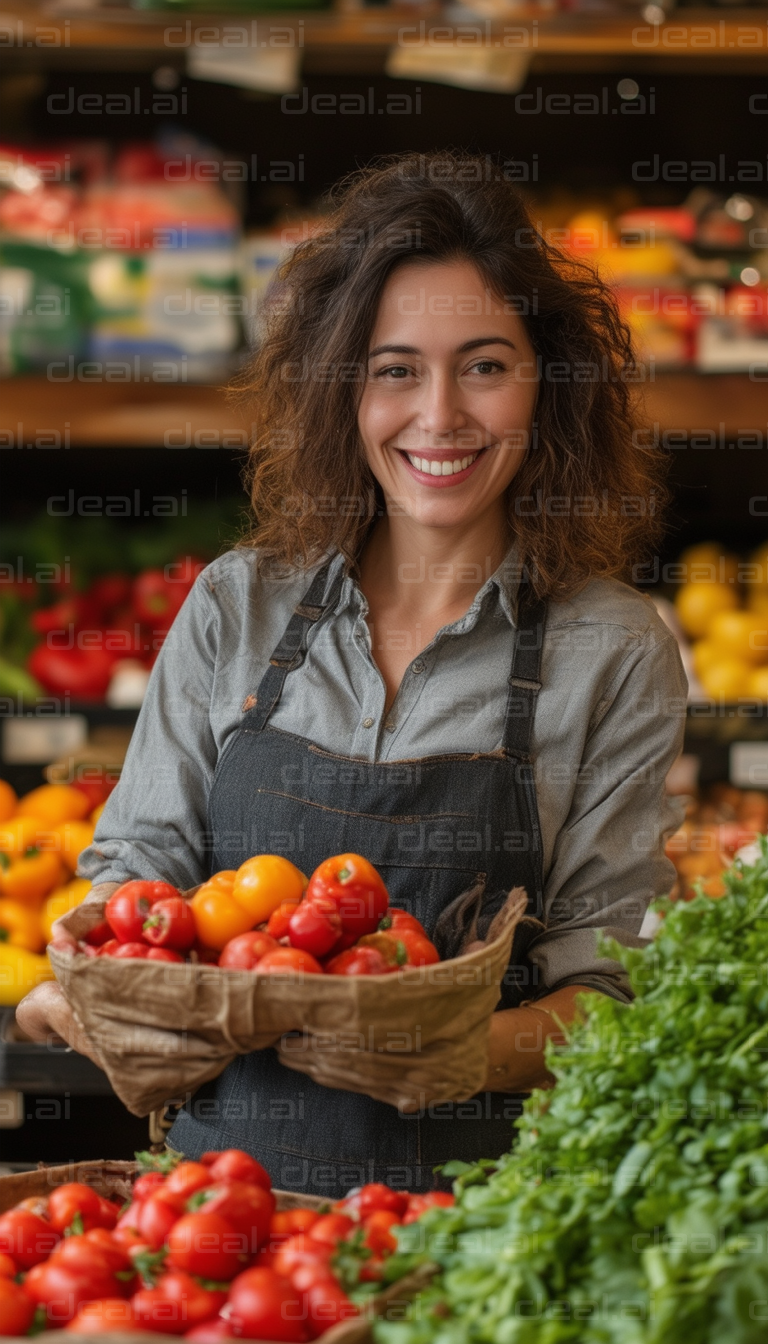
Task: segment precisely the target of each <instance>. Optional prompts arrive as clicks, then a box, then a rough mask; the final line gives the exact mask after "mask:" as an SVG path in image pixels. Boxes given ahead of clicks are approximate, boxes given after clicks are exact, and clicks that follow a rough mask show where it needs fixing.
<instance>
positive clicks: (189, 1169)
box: [164, 1162, 213, 1202]
mask: <svg viewBox="0 0 768 1344" xmlns="http://www.w3.org/2000/svg"><path fill="white" fill-rule="evenodd" d="M206 1185H213V1177H212V1176H211V1170H210V1167H205V1166H203V1163H202V1162H180V1163H179V1165H178V1167H175V1168H174V1170H173V1171H172V1172H171V1174H170V1176H169V1177H168V1178H167V1180H166V1182H165V1187H164V1188H165V1191H166V1193H167V1194H169V1195H174V1196H178V1198H179V1199H180V1200H184V1201H185V1202H186V1200H188V1199H189V1197H190V1195H194V1193H195V1191H196V1190H202V1189H203V1187H204V1186H206Z"/></svg>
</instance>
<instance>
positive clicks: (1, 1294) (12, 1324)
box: [0, 1278, 35, 1336]
mask: <svg viewBox="0 0 768 1344" xmlns="http://www.w3.org/2000/svg"><path fill="white" fill-rule="evenodd" d="M34 1314H35V1304H34V1302H32V1301H31V1299H30V1297H29V1295H28V1294H27V1293H25V1292H24V1289H23V1288H22V1287H21V1284H19V1283H14V1282H13V1280H12V1279H6V1278H2V1279H0V1335H5V1336H8V1335H26V1333H27V1331H28V1329H29V1327H30V1325H31V1324H32V1317H33V1316H34Z"/></svg>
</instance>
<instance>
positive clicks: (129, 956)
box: [105, 943, 149, 961]
mask: <svg viewBox="0 0 768 1344" xmlns="http://www.w3.org/2000/svg"><path fill="white" fill-rule="evenodd" d="M105 946H108V944H105ZM105 955H107V956H111V957H117V958H119V959H121V960H123V961H146V959H147V957H148V955H149V947H148V946H147V944H146V943H118V945H117V947H116V948H115V950H114V952H109V953H106V954H105Z"/></svg>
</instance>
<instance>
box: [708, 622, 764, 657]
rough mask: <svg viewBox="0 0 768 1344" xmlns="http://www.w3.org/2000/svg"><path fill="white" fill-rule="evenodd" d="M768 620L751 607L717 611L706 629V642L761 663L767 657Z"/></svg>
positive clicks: (733, 655) (723, 650)
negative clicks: (750, 609)
mask: <svg viewBox="0 0 768 1344" xmlns="http://www.w3.org/2000/svg"><path fill="white" fill-rule="evenodd" d="M765 625H766V622H765V621H764V620H763V621H761V620H760V617H759V616H756V615H755V613H754V612H752V611H718V612H717V613H716V614H715V615H714V616H713V617H712V620H711V622H710V625H709V629H708V631H707V643H708V644H716V645H718V646H719V648H720V651H721V653H722V654H725V655H727V656H728V657H732V658H742V659H743V660H744V662H745V663H762V662H763V661H764V660H765V658H767V657H768V632H766V631H765V629H761V626H762V627H764V626H765Z"/></svg>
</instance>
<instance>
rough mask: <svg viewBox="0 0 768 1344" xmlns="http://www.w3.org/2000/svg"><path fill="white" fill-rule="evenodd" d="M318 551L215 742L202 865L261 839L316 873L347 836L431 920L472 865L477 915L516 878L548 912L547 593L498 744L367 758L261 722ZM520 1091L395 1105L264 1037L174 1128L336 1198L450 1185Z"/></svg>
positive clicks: (516, 975)
mask: <svg viewBox="0 0 768 1344" xmlns="http://www.w3.org/2000/svg"><path fill="white" fill-rule="evenodd" d="M329 565H330V561H329V562H328V564H326V565H324V566H323V567H321V569H320V570H319V571H318V573H317V574H316V575H315V577H314V579H313V581H312V583H311V584H310V586H309V588H308V590H307V592H306V593H305V595H304V597H303V598H302V600H301V602H299V604H298V606H297V607H296V609H295V611H294V613H293V615H292V616H291V619H290V621H289V622H288V625H287V627H286V629H285V632H284V634H283V636H282V638H281V639H280V641H279V643H278V645H277V647H276V649H275V651H274V653H273V654H272V657H271V659H270V662H269V666H268V667H267V670H266V672H265V673H264V676H263V677H262V679H261V682H260V684H259V687H258V690H257V691H256V693H255V695H250V696H248V698H247V700H246V702H245V705H244V714H243V719H242V722H241V725H240V727H239V729H238V730H237V731H236V732H235V733H233V734H232V736H231V737H230V739H229V741H228V742H227V744H226V746H225V748H224V751H223V752H222V755H221V757H220V759H219V762H218V765H217V768H216V773H215V776H214V780H213V785H212V788H211V795H210V802H209V827H210V832H211V841H212V851H213V857H212V866H211V871H212V872H216V871H217V870H219V869H221V868H230V869H231V868H237V867H238V866H239V865H240V864H241V863H243V862H245V860H246V859H247V858H250V856H251V855H253V854H260V853H261V854H263V853H272V854H284V855H285V856H286V857H287V858H289V859H291V861H292V862H294V863H296V864H297V865H298V867H299V868H301V869H302V870H303V871H304V872H306V873H307V874H309V873H311V872H312V870H313V869H314V868H315V867H316V866H317V865H318V864H319V863H320V862H321V861H322V860H323V859H325V858H328V857H329V856H330V855H332V854H342V853H350V852H352V853H359V854H364V855H365V856H366V858H368V859H370V860H371V862H372V863H373V864H374V865H375V866H376V868H378V870H379V872H380V873H381V874H382V876H383V878H384V881H385V882H386V884H387V887H388V889H389V894H390V901H391V904H392V905H396V906H400V907H403V908H405V909H407V910H410V911H411V912H412V913H413V914H415V915H416V916H417V917H418V918H419V919H420V920H421V921H422V922H423V924H424V925H425V926H426V928H427V930H428V932H430V933H431V932H433V930H434V928H435V924H436V921H437V919H438V916H439V915H440V914H441V912H442V911H444V910H445V909H446V907H447V906H448V905H450V904H451V902H453V901H455V899H456V898H457V897H458V896H460V895H461V893H462V892H464V891H465V890H466V889H468V888H469V887H471V886H472V885H473V884H475V883H476V882H477V880H478V878H479V879H480V880H481V882H484V888H485V892H486V897H485V898H484V899H483V907H482V914H484V915H485V916H486V924H487V922H489V920H490V917H491V915H492V914H493V913H494V911H495V909H498V906H499V903H500V900H501V899H502V898H503V895H504V893H505V892H506V891H507V890H508V889H509V888H510V887H513V886H522V887H525V889H526V891H527V892H528V894H529V902H528V913H529V914H531V915H534V916H538V917H541V912H542V887H543V883H542V858H541V837H540V832H539V820H538V811H537V806H536V792H535V787H534V780H533V764H532V761H531V757H530V755H529V743H530V738H531V729H532V725H533V716H534V711H535V706H536V695H537V692H538V690H539V689H540V681H539V672H540V665H541V647H542V636H543V630H544V621H545V614H546V609H545V605H544V603H537V604H536V605H535V606H533V607H531V608H530V610H529V611H528V614H527V616H521V617H520V624H519V626H518V629H517V631H516V632H515V633H514V634H513V632H510V643H511V644H512V645H513V648H512V649H511V650H510V677H509V686H508V695H507V705H506V712H505V718H504V732H503V738H502V745H501V746H500V747H499V749H498V750H496V751H493V752H477V753H471V754H470V753H466V752H454V753H450V752H449V753H445V754H442V755H439V756H422V757H416V758H412V759H406V760H400V761H374V762H369V761H365V760H361V759H358V758H354V757H350V756H344V755H343V754H341V753H338V752H334V751H327V750H326V749H325V748H322V747H319V746H317V745H316V743H314V742H313V741H311V740H310V739H308V738H305V737H298V736H296V735H295V734H293V733H289V732H286V731H284V730H282V729H278V728H274V727H272V726H271V725H270V723H269V720H270V717H271V714H272V711H273V710H274V708H275V706H276V705H277V703H278V701H279V699H280V695H281V692H282V689H283V684H284V682H285V678H286V676H287V675H288V673H289V672H293V671H295V669H296V668H298V667H299V666H300V665H301V663H302V662H303V659H304V656H305V653H306V649H307V639H308V635H309V632H310V630H311V628H312V626H313V624H314V623H315V621H317V620H319V618H320V617H321V616H322V615H323V613H324V612H325V611H326V610H329V609H330V610H333V609H334V608H335V606H336V604H337V602H338V599H339V595H340V590H341V584H342V582H343V577H344V576H343V572H342V570H341V569H340V570H339V573H338V574H337V576H336V579H335V581H334V583H333V584H332V586H331V590H330V592H329V593H328V595H327V597H324V593H325V587H326V582H327V576H328V568H329ZM339 745H340V746H342V747H343V743H340V744H339ZM482 932H483V927H482V919H481V923H480V933H481V936H482ZM532 936H533V934H532V933H531V931H530V929H526V928H521V929H519V930H518V931H517V935H516V938H515V945H514V947H513V949H512V957H511V959H510V966H509V969H508V971H507V974H506V977H505V982H504V984H503V986H502V992H501V999H500V1002H499V1004H498V1007H499V1008H506V1007H513V1006H515V1005H516V1004H519V1003H520V1002H521V1000H523V999H528V998H535V997H536V996H537V995H538V994H539V993H540V992H541V990H540V989H539V987H538V985H537V983H536V972H535V968H533V967H532V966H531V965H530V963H529V962H528V961H527V959H526V955H525V954H526V947H527V945H528V944H529V943H530V941H531V937H532ZM522 1100H523V1099H522V1098H521V1097H520V1096H505V1095H503V1094H501V1093H495V1092H485V1093H479V1094H478V1095H477V1096H476V1097H473V1098H471V1099H470V1100H469V1101H466V1102H463V1103H454V1102H451V1103H445V1104H442V1105H439V1106H433V1107H427V1108H426V1109H425V1110H424V1111H423V1112H421V1113H419V1114H416V1115H401V1114H400V1113H399V1112H398V1111H397V1110H396V1108H395V1107H392V1106H388V1105H386V1104H385V1103H384V1102H379V1101H374V1100H372V1099H371V1098H370V1097H366V1096H362V1095H360V1094H358V1093H354V1092H345V1091H342V1090H340V1089H335V1088H326V1087H322V1086H321V1085H320V1084H318V1083H315V1082H314V1081H313V1080H312V1079H311V1078H309V1077H307V1076H306V1075H304V1074H301V1073H297V1072H295V1071H294V1070H292V1069H288V1068H286V1067H285V1066H284V1065H282V1064H281V1063H280V1062H279V1060H278V1057H277V1052H276V1051H275V1050H274V1049H269V1050H259V1051H255V1052H253V1053H252V1054H248V1055H241V1056H240V1057H239V1058H238V1059H236V1060H235V1061H233V1063H232V1064H230V1065H229V1067H228V1068H226V1069H225V1070H224V1072H223V1073H222V1074H221V1075H220V1076H219V1077H218V1078H216V1079H215V1080H213V1081H212V1082H210V1083H207V1084H205V1085H204V1086H203V1087H202V1088H200V1089H199V1090H198V1092H196V1093H195V1095H194V1096H193V1097H192V1098H191V1100H190V1101H189V1102H188V1103H187V1105H186V1107H185V1108H184V1109H183V1110H181V1111H180V1112H179V1114H178V1117H177V1119H176V1121H175V1123H174V1125H173V1128H172V1129H171V1131H170V1134H169V1143H170V1144H171V1146H172V1147H174V1148H176V1149H179V1150H180V1151H181V1152H183V1153H185V1154H186V1155H187V1156H188V1157H190V1158H195V1157H198V1156H199V1155H200V1154H201V1153H202V1152H203V1151H204V1150H205V1149H208V1148H229V1147H236V1148H244V1149H245V1150H246V1151H248V1152H250V1153H252V1154H253V1155H254V1156H255V1157H257V1158H258V1160H259V1161H260V1162H261V1163H262V1164H263V1165H264V1166H265V1167H266V1168H267V1170H268V1171H269V1173H270V1175H271V1177H272V1181H273V1183H274V1185H275V1186H277V1187H279V1188H280V1189H283V1190H299V1191H304V1192H307V1193H311V1194H317V1195H326V1196H328V1197H329V1198H331V1199H336V1198H339V1197H341V1196H342V1195H343V1194H344V1193H345V1192H346V1191H347V1190H348V1189H349V1188H350V1187H351V1186H355V1185H360V1184H362V1183H364V1182H365V1181H386V1182H387V1183H388V1184H390V1185H392V1186H394V1187H399V1188H401V1189H409V1190H429V1189H433V1188H435V1187H436V1186H439V1185H441V1184H442V1185H445V1184H446V1182H445V1181H440V1180H438V1179H437V1178H436V1177H435V1175H434V1173H433V1168H434V1167H435V1166H436V1165H437V1164H438V1163H441V1162H446V1161H448V1160H449V1159H450V1158H461V1159H463V1160H465V1161H475V1160H476V1159H477V1158H480V1157H498V1156H500V1155H501V1154H502V1153H503V1152H506V1151H507V1149H508V1148H509V1146H510V1143H511V1141H512V1138H513V1130H512V1124H511V1122H512V1120H513V1119H514V1118H515V1117H516V1116H518V1115H519V1114H520V1108H521V1105H522Z"/></svg>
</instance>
